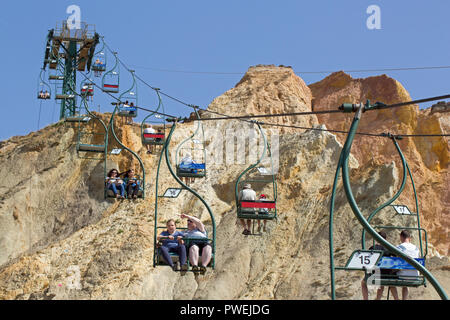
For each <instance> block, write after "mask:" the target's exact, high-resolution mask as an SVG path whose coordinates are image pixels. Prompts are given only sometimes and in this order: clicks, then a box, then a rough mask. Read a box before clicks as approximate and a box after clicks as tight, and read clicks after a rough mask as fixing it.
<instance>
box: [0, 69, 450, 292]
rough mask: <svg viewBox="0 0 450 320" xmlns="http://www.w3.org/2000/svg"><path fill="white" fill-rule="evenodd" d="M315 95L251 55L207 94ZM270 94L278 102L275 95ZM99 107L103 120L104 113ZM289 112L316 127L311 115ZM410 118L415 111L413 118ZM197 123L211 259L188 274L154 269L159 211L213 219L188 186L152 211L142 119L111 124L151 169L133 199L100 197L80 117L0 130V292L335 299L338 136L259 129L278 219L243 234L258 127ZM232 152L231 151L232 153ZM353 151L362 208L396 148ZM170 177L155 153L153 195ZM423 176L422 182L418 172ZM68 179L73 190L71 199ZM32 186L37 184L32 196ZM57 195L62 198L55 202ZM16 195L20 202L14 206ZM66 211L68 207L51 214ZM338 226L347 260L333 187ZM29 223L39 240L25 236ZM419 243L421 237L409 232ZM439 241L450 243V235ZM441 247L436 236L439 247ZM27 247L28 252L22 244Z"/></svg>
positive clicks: (114, 162) (350, 220) (349, 218)
mask: <svg viewBox="0 0 450 320" xmlns="http://www.w3.org/2000/svg"><path fill="white" fill-rule="evenodd" d="M275 82H276V83H277V84H278V86H277V85H276V84H275ZM274 90H275V92H272V91H274ZM280 92H282V94H281V95H279V93H280ZM263 97H264V98H263ZM280 97H281V98H280ZM310 99H311V93H310V91H309V88H308V87H307V86H305V85H304V82H303V81H302V80H301V79H300V78H298V77H297V76H295V74H293V72H292V70H290V69H289V68H278V67H273V66H259V67H252V68H250V69H249V72H248V73H247V74H246V76H244V78H243V79H242V80H241V81H240V82H239V83H238V84H237V85H236V87H235V88H233V89H230V90H229V91H227V92H226V93H225V94H224V95H223V96H221V97H219V98H217V99H215V100H214V101H213V102H212V103H211V105H210V108H211V109H212V110H214V111H218V112H223V113H226V114H237V115H240V114H245V113H246V109H245V108H249V110H250V112H253V113H254V114H258V113H267V112H274V113H281V112H288V111H287V110H291V111H294V112H298V111H308V110H311V109H310V108H311V106H310ZM276 101H278V102H277V103H278V105H277V108H275V107H273V106H272V103H275V102H276ZM271 106H272V109H269V108H271ZM101 116H102V118H103V119H104V120H105V121H106V120H107V119H108V117H109V115H108V114H105V115H101ZM205 116H206V115H205ZM418 118H419V117H418ZM286 121H290V122H289V123H291V124H293V123H296V124H302V125H305V126H320V125H319V123H320V121H319V120H318V119H317V118H316V117H315V116H309V117H305V118H303V117H299V119H296V120H292V119H286ZM417 122H418V123H420V118H419V119H418V120H417ZM89 125H91V126H92V129H93V130H97V131H99V130H100V129H101V128H100V127H99V126H96V125H95V124H94V122H92V123H91V124H89ZM326 125H327V127H328V128H329V124H328V123H327V124H326ZM195 128H196V123H195V122H187V123H184V124H178V125H177V129H176V130H175V132H174V136H173V139H172V142H171V145H170V150H171V156H173V152H174V150H175V149H176V146H177V145H178V144H179V143H180V142H181V141H182V140H183V139H185V138H186V137H187V136H188V135H190V134H191V133H192V132H194V130H195ZM322 128H325V127H324V126H323V125H322ZM204 129H205V136H206V137H207V157H208V158H207V163H208V176H207V178H205V179H202V180H200V179H197V180H196V181H195V182H194V183H193V185H192V187H193V188H194V189H195V190H197V192H198V193H199V194H200V195H201V196H202V197H204V199H205V200H206V201H207V202H208V204H209V205H210V207H211V209H212V211H213V213H214V220H215V223H216V227H217V228H216V268H215V269H214V270H208V272H207V273H206V274H205V275H204V276H197V277H196V276H194V274H193V273H191V272H189V273H187V274H186V275H184V276H183V275H181V274H180V273H174V272H173V271H172V270H171V269H170V268H168V267H163V266H158V267H153V250H154V247H153V239H154V227H155V223H157V225H158V226H163V225H164V222H165V221H166V220H167V219H169V218H175V219H179V217H178V214H179V213H181V212H188V213H192V214H194V215H196V216H198V217H201V219H202V221H204V222H205V224H206V225H207V228H208V229H209V230H211V218H210V217H209V214H208V212H207V210H205V208H204V206H203V205H202V204H201V202H200V201H199V200H198V199H197V198H196V197H195V196H194V195H192V194H190V193H188V192H186V191H183V192H182V194H181V195H180V196H179V197H178V198H176V199H162V198H161V199H160V200H159V201H158V219H157V221H156V222H155V212H154V208H155V207H154V204H155V196H156V195H155V170H156V166H157V161H158V156H159V154H157V155H148V154H146V149H145V147H144V146H143V145H142V144H141V140H140V136H139V135H140V128H139V126H138V125H137V124H135V125H122V124H119V125H118V127H117V133H118V136H119V137H120V139H121V140H122V141H123V143H124V144H125V145H126V146H127V147H129V148H131V149H132V150H134V151H135V152H137V153H138V155H139V156H140V157H141V158H142V160H143V163H144V166H145V169H146V180H147V186H146V187H147V188H146V198H145V199H138V200H136V201H129V200H124V201H118V200H114V199H108V200H104V199H103V178H104V177H103V172H104V168H103V162H102V161H93V160H85V159H79V158H78V156H77V153H76V150H75V145H74V143H75V141H76V127H75V126H71V125H66V124H62V123H59V124H57V125H54V126H50V127H47V128H44V129H42V130H40V131H39V132H38V133H33V134H30V135H28V136H26V137H15V138H12V139H9V140H7V141H5V142H3V143H2V145H1V147H2V149H0V157H2V158H3V160H2V163H3V164H4V166H3V167H6V168H10V169H9V170H5V171H4V172H3V174H4V175H6V176H7V177H10V178H9V179H10V180H7V181H8V182H5V181H4V184H3V185H2V191H3V192H4V194H6V195H9V196H8V197H5V198H4V199H3V200H2V201H3V204H2V206H3V208H4V209H3V208H2V210H1V211H0V219H2V220H1V222H2V223H1V226H2V228H3V229H2V231H3V232H4V234H3V238H2V239H1V242H0V247H1V248H2V252H1V258H2V261H3V263H0V264H1V265H2V267H1V269H0V299H329V298H330V295H329V292H330V284H329V281H330V280H329V252H328V236H329V235H328V223H329V201H330V196H331V186H332V180H333V177H334V173H335V170H336V166H337V160H338V158H339V154H340V150H341V148H342V143H341V142H340V141H339V139H340V138H339V136H336V135H334V134H331V133H329V132H325V131H312V130H309V131H303V130H281V129H280V130H275V129H274V128H272V129H271V130H269V128H267V130H266V132H267V134H268V135H269V141H271V142H272V143H273V144H276V142H278V152H277V155H278V161H277V164H278V175H277V181H278V200H277V210H278V220H277V221H276V222H275V221H271V222H268V224H267V226H268V230H267V231H266V232H263V233H261V234H258V235H253V236H244V235H242V227H241V226H240V224H238V222H237V220H236V211H235V204H234V184H235V181H236V178H237V176H238V175H239V174H240V173H241V172H242V171H243V170H244V169H245V168H246V167H248V166H249V165H250V163H251V161H250V160H251V159H253V158H252V157H254V154H252V149H254V148H249V146H250V145H251V146H255V144H256V142H257V141H259V140H260V136H258V134H257V132H256V133H255V131H254V130H255V127H254V125H252V124H250V123H242V122H240V121H236V120H233V121H215V122H213V121H206V122H204ZM227 132H232V133H235V135H236V137H242V136H243V137H245V139H244V140H245V141H246V142H245V148H243V149H239V148H237V149H236V150H234V147H233V151H231V150H230V149H227V144H226V140H227V138H226V135H227V134H226V133H227ZM377 142H378V140H377ZM56 143H58V144H57V145H56ZM35 145H39V146H40V149H39V151H36V149H35V148H31V147H30V146H35ZM111 147H114V145H113V146H111ZM258 150H261V149H258ZM355 150H357V148H355ZM230 152H231V153H233V159H234V160H229V159H228V160H227V156H229V155H230ZM35 153H36V154H35ZM38 155H39V156H38ZM354 155H355V156H354V157H353V156H352V157H351V161H350V167H351V180H352V188H353V192H354V194H355V197H356V200H357V202H358V204H359V206H360V207H361V209H362V210H363V212H364V214H368V213H369V212H370V211H371V209H373V208H375V207H376V206H377V205H379V204H380V203H382V202H383V201H385V200H387V199H388V198H389V197H391V196H392V195H393V194H394V193H395V192H396V190H397V189H396V188H398V185H399V180H400V173H399V167H398V165H397V164H396V163H395V161H392V160H390V161H364V157H363V158H361V157H360V158H358V153H357V152H355V154H354ZM172 159H173V158H172ZM417 159H420V157H419V158H417ZM383 160H384V159H383ZM20 161H22V162H27V166H28V169H26V170H24V169H22V170H20V169H19V168H18V167H17V168H16V167H15V163H18V162H20ZM417 161H419V160H417ZM44 163H45V164H46V165H47V166H48V167H51V169H48V170H35V169H34V168H46V167H45V166H44ZM112 167H116V168H118V169H119V170H120V171H124V170H126V169H128V168H130V167H132V168H134V169H135V170H136V171H137V172H138V173H139V174H142V172H140V166H139V163H138V162H137V161H135V160H132V157H131V156H130V155H129V154H127V152H125V151H122V153H121V154H120V155H119V156H115V157H110V158H109V159H108V163H107V169H110V168H112ZM428 170H430V169H428ZM10 172H11V173H10ZM440 172H441V173H442V170H441V171H440ZM30 175H32V177H33V179H35V181H39V182H42V183H41V184H40V185H41V186H42V190H41V191H39V192H41V193H40V196H39V197H34V194H35V193H37V192H38V191H37V190H36V189H37V188H38V187H37V186H36V187H34V185H31V187H29V188H27V187H28V186H27V184H28V181H29V180H30V179H29V176H30ZM13 176H15V177H16V178H17V179H18V181H23V182H22V184H21V185H24V186H27V187H23V190H20V187H17V184H14V183H12V181H13V179H12V177H13ZM61 177H63V178H64V179H65V180H63V181H67V182H64V183H65V184H63V185H64V186H66V185H67V187H59V183H61V182H60V180H58V179H60V178H61ZM436 177H439V176H438V175H437V173H436ZM27 179H28V180H27ZM436 179H437V178H436ZM439 179H440V178H439ZM36 184H37V182H36ZM55 186H57V187H55ZM176 186H177V183H176V181H175V180H174V179H173V177H172V176H171V175H170V173H169V171H168V169H167V166H166V165H165V163H163V165H162V167H161V174H160V184H159V190H160V191H159V193H160V194H161V193H162V192H163V191H164V190H165V189H166V188H168V187H176ZM430 186H432V184H430ZM421 188H422V189H424V188H425V187H424V186H423V184H422V185H421ZM74 189H76V190H77V192H76V193H75V196H73V198H72V197H71V196H72V193H73V190H74ZM16 190H17V191H16ZM30 190H31V192H32V196H31V197H28V198H27V195H28V194H29V192H30ZM426 190H428V191H429V194H428V196H429V197H433V199H438V198H437V196H436V193H435V192H434V191H433V190H434V189H431V188H430V189H426ZM52 199H65V201H66V206H57V205H53V206H52V205H49V203H52ZM15 200H16V201H15ZM27 201H28V202H27ZM54 201H55V202H56V203H58V202H57V200H54ZM430 201H431V200H430ZM15 206H23V209H22V210H20V211H19V212H18V213H17V210H16V211H15V210H14V207H15ZM90 208H91V209H92V214H91V215H89V211H90V210H89V209H90ZM14 212H16V213H14ZM38 215H39V216H40V218H39V223H37V224H35V223H34V221H36V219H35V218H34V217H35V216H38ZM16 216H17V218H16ZM61 216H63V217H66V218H65V219H60V218H58V217H61ZM392 217H393V213H392V212H391V211H389V210H388V211H386V212H383V214H381V215H380V216H379V217H378V218H377V220H376V221H375V222H376V223H377V224H388V223H393V221H392ZM57 219H59V220H58V221H59V222H58V223H59V224H58V227H57V228H56V227H55V225H56V222H55V221H56V220H57ZM77 219H79V220H77ZM423 219H424V220H427V219H430V218H429V217H428V216H425V217H423ZM23 221H26V222H28V223H27V226H29V227H28V228H23V229H21V228H20V223H21V222H22V223H23ZM77 221H79V222H78V223H76V222H77ZM32 222H33V223H32ZM428 223H436V224H442V222H438V221H433V222H428ZM3 226H4V227H3ZM183 226H184V225H182V224H179V227H183ZM334 226H335V227H334V238H335V244H334V245H335V251H336V264H337V265H343V264H345V261H346V259H347V258H348V257H349V256H350V254H351V252H352V251H353V250H356V249H358V248H360V238H361V232H362V228H361V226H360V225H359V223H358V222H357V221H356V219H355V217H354V215H353V213H352V211H351V209H350V207H349V206H348V204H347V200H346V198H345V195H344V192H343V190H342V188H341V186H339V188H338V195H337V198H336V215H335V225H334ZM55 230H64V232H59V233H58V232H55ZM30 232H31V234H32V239H34V241H28V239H29V238H30ZM388 237H389V238H388V239H389V240H391V241H392V243H396V242H397V234H396V233H395V232H393V233H389V235H388ZM16 239H23V240H20V241H18V240H16ZM368 240H369V239H368ZM414 241H416V243H417V239H415V240H414ZM445 241H446V244H447V246H448V239H447V240H445ZM37 243H39V244H40V245H39V246H38V245H37ZM368 243H369V242H368ZM432 243H433V242H432ZM19 244H21V245H19ZM30 245H31V246H30ZM439 245H440V243H433V246H434V247H439ZM30 247H31V248H32V249H33V250H31V251H29V249H30ZM4 250H5V251H4ZM3 252H6V253H5V254H3ZM441 253H442V252H441ZM436 254H437V253H436V251H435V250H434V249H433V248H432V247H430V250H429V256H430V259H429V260H428V263H427V267H428V268H429V269H430V270H431V272H432V273H433V275H434V276H435V277H436V278H437V279H438V280H439V281H440V282H441V285H442V286H443V287H444V288H445V289H446V290H447V292H448V291H449V289H450V281H449V279H450V277H449V276H448V273H449V272H450V270H449V265H450V262H449V259H448V258H447V257H439V256H437V255H436ZM432 256H434V257H432ZM431 257H432V258H431ZM361 278H362V274H361V273H360V272H353V273H352V272H350V273H349V272H343V271H339V272H337V274H336V285H337V297H338V298H340V299H361V293H360V280H361ZM411 298H412V299H417V298H419V299H438V298H439V297H438V296H437V294H436V293H435V292H434V289H433V288H432V287H431V286H428V287H426V288H419V289H413V290H411Z"/></svg>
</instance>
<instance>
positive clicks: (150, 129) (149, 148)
mask: <svg viewBox="0 0 450 320" xmlns="http://www.w3.org/2000/svg"><path fill="white" fill-rule="evenodd" d="M145 133H150V134H151V133H156V131H155V129H153V127H152V125H151V124H146V125H145V128H144V134H145ZM147 153H148V154H152V153H153V145H151V144H147Z"/></svg>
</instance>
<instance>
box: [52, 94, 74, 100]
mask: <svg viewBox="0 0 450 320" xmlns="http://www.w3.org/2000/svg"><path fill="white" fill-rule="evenodd" d="M55 99H56V100H65V99H75V95H74V94H57V95H56V96H55Z"/></svg>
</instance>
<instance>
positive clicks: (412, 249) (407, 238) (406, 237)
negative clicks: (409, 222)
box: [391, 230, 420, 300]
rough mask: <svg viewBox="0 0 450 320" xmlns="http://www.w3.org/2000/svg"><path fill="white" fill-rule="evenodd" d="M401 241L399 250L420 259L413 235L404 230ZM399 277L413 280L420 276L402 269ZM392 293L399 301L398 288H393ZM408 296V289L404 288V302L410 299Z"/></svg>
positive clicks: (417, 272) (413, 271) (416, 272)
mask: <svg viewBox="0 0 450 320" xmlns="http://www.w3.org/2000/svg"><path fill="white" fill-rule="evenodd" d="M400 241H401V242H402V243H401V244H400V245H398V246H397V249H399V250H401V251H402V252H403V253H406V254H407V255H408V256H410V257H411V258H414V259H416V258H419V257H420V252H419V249H418V248H417V247H416V246H415V245H414V244H412V243H411V235H410V233H409V232H408V231H407V230H403V231H402V232H401V233H400ZM397 275H398V276H399V278H400V279H411V277H417V276H418V275H419V271H417V270H408V269H400V270H399V271H397ZM402 276H404V277H402ZM391 292H392V295H393V296H394V299H395V300H398V294H397V288H396V287H392V288H391ZM408 294H409V291H408V287H402V299H403V300H407V299H408Z"/></svg>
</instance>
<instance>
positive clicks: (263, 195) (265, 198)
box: [258, 194, 269, 232]
mask: <svg viewBox="0 0 450 320" xmlns="http://www.w3.org/2000/svg"><path fill="white" fill-rule="evenodd" d="M259 201H267V196H266V195H265V194H261V195H260V196H259ZM258 214H269V209H267V208H260V209H259V211H258ZM266 223H267V220H266V219H264V228H263V231H264V232H266ZM258 232H261V220H259V219H258Z"/></svg>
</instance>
